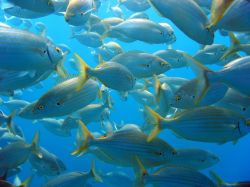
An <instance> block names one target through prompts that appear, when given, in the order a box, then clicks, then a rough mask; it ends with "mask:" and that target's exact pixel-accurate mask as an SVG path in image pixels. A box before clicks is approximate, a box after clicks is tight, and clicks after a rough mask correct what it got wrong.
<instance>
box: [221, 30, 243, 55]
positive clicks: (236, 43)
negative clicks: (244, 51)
mask: <svg viewBox="0 0 250 187" xmlns="http://www.w3.org/2000/svg"><path fill="white" fill-rule="evenodd" d="M229 37H230V40H231V46H230V47H229V48H228V50H227V51H226V52H225V53H224V54H223V56H222V57H221V59H224V58H226V57H228V56H230V55H232V54H234V53H236V52H237V51H238V50H239V49H238V47H239V45H240V41H239V40H238V38H236V36H235V35H234V33H232V32H229Z"/></svg>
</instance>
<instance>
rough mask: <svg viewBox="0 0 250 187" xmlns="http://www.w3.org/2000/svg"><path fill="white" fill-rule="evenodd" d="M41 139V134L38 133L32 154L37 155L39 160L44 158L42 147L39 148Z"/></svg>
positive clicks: (33, 141) (33, 142) (34, 140)
mask: <svg viewBox="0 0 250 187" xmlns="http://www.w3.org/2000/svg"><path fill="white" fill-rule="evenodd" d="M39 139H40V133H39V131H37V132H36V133H35V135H34V137H33V140H32V143H31V146H32V152H33V153H34V154H35V155H37V156H38V157H39V158H42V157H43V156H42V154H41V152H40V147H39Z"/></svg>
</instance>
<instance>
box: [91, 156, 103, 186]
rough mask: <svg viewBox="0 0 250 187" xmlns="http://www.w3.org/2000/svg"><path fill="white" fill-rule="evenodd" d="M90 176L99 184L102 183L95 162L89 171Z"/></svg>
mask: <svg viewBox="0 0 250 187" xmlns="http://www.w3.org/2000/svg"><path fill="white" fill-rule="evenodd" d="M89 176H90V177H91V178H93V179H95V180H96V181H97V182H102V178H101V177H100V176H99V175H98V173H97V172H96V168H95V162H94V161H93V162H92V164H91V169H90V171H89Z"/></svg>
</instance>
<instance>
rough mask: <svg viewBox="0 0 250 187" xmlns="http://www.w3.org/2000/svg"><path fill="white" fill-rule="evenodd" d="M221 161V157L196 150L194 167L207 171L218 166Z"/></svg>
mask: <svg viewBox="0 0 250 187" xmlns="http://www.w3.org/2000/svg"><path fill="white" fill-rule="evenodd" d="M219 161H220V159H219V157H218V156H216V155H215V154H213V153H211V152H208V151H205V150H200V151H199V150H196V154H194V159H193V161H192V165H194V167H195V168H196V169H206V168H208V167H211V166H213V165H215V164H217V163H218V162H219Z"/></svg>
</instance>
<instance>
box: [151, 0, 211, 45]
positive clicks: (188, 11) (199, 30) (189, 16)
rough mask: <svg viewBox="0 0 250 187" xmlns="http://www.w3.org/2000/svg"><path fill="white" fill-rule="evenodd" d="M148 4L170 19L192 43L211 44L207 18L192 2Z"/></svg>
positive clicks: (171, 0) (155, 0)
mask: <svg viewBox="0 0 250 187" xmlns="http://www.w3.org/2000/svg"><path fill="white" fill-rule="evenodd" d="M149 2H150V3H151V4H152V6H153V7H154V8H155V9H156V10H157V11H158V12H159V13H160V14H161V15H162V16H163V17H166V18H168V19H170V20H171V21H172V22H173V23H174V24H175V25H176V26H177V27H178V28H179V29H180V30H182V31H183V32H184V33H185V34H186V35H187V36H189V37H190V38H191V39H193V40H194V41H196V42H198V43H200V44H204V45H210V44H212V43H213V40H214V33H213V31H212V30H211V29H209V28H207V25H208V24H209V21H208V18H207V16H206V15H205V13H204V12H203V11H202V9H201V8H200V7H199V5H197V4H196V3H195V2H194V1H193V0H185V1H182V2H181V3H179V1H176V0H164V1H163V0H149Z"/></svg>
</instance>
